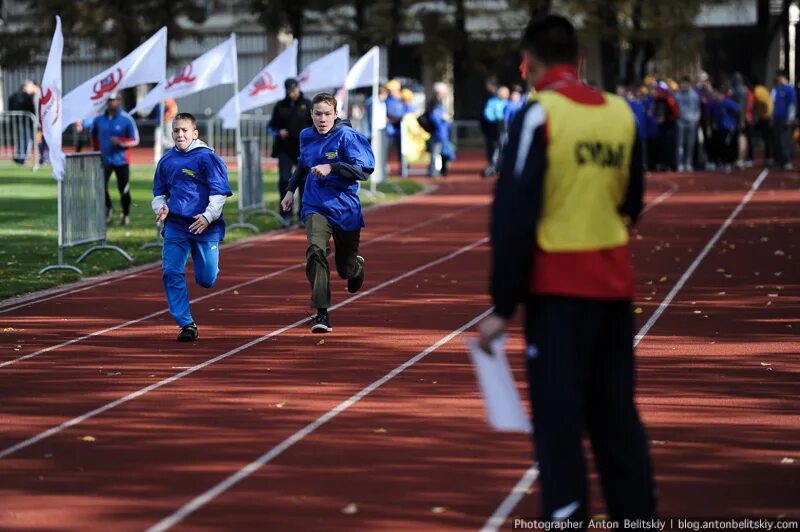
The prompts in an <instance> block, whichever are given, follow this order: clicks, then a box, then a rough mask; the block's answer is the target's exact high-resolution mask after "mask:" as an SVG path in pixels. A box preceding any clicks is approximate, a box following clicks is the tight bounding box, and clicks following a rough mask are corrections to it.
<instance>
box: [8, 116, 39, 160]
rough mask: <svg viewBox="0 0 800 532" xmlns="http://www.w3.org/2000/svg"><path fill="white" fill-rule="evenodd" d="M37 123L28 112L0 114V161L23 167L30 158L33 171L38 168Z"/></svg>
mask: <svg viewBox="0 0 800 532" xmlns="http://www.w3.org/2000/svg"><path fill="white" fill-rule="evenodd" d="M38 133H39V123H38V121H37V120H36V116H34V115H33V114H32V113H29V112H28V111H6V112H3V113H0V160H1V159H5V160H9V161H14V162H16V163H18V164H21V165H24V164H25V163H26V161H27V160H28V157H30V165H31V167H32V169H33V170H36V169H37V168H39V157H37V153H36V151H37V149H36V148H37V144H38V137H39V135H38Z"/></svg>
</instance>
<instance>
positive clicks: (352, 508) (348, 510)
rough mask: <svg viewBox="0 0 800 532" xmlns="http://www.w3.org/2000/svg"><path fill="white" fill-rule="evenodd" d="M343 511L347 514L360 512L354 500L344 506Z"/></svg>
mask: <svg viewBox="0 0 800 532" xmlns="http://www.w3.org/2000/svg"><path fill="white" fill-rule="evenodd" d="M342 513H343V514H347V515H354V514H357V513H358V505H357V504H356V503H354V502H351V503H350V504H348V505H347V506H345V507H344V508H342Z"/></svg>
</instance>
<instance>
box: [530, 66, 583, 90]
mask: <svg viewBox="0 0 800 532" xmlns="http://www.w3.org/2000/svg"><path fill="white" fill-rule="evenodd" d="M577 83H580V81H579V80H578V70H577V69H576V68H575V67H574V66H572V65H555V66H553V67H550V69H549V70H547V72H545V73H544V76H542V79H540V80H539V83H537V84H536V90H537V91H543V90H548V89H555V88H558V87H563V86H565V85H575V84H577Z"/></svg>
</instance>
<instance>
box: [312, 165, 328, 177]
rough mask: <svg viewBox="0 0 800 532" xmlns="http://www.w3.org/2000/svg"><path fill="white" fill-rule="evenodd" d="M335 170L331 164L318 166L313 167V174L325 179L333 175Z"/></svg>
mask: <svg viewBox="0 0 800 532" xmlns="http://www.w3.org/2000/svg"><path fill="white" fill-rule="evenodd" d="M331 170H333V168H332V167H331V165H329V164H318V165H317V166H312V167H311V173H312V174H314V175H315V176H317V177H325V176H327V175H328V174H330V173H331Z"/></svg>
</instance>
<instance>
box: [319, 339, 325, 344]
mask: <svg viewBox="0 0 800 532" xmlns="http://www.w3.org/2000/svg"><path fill="white" fill-rule="evenodd" d="M317 345H325V339H324V338H323V339H322V340H320V341H319V342H317Z"/></svg>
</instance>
